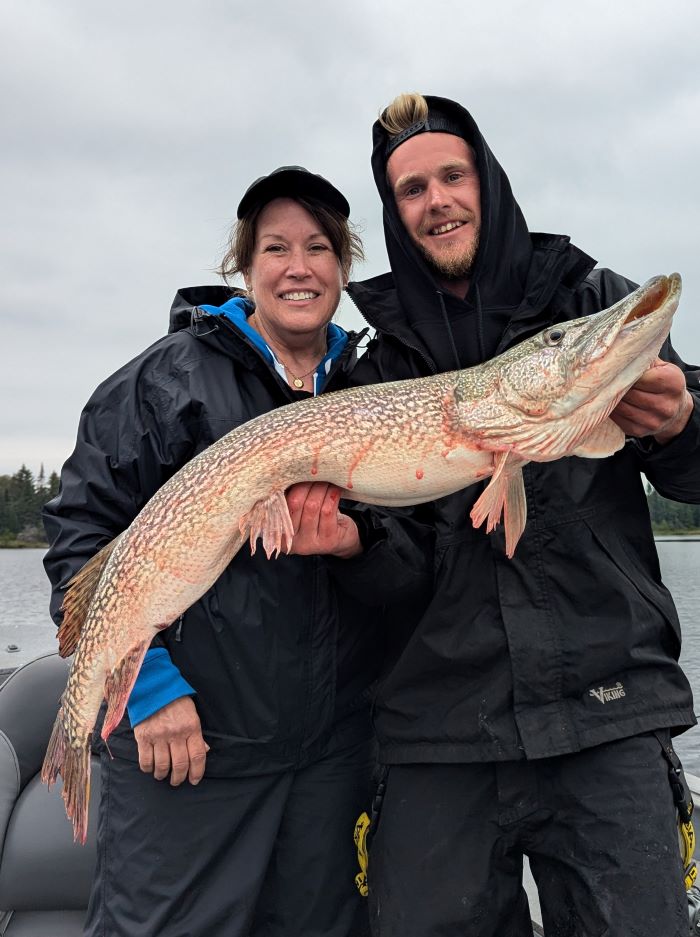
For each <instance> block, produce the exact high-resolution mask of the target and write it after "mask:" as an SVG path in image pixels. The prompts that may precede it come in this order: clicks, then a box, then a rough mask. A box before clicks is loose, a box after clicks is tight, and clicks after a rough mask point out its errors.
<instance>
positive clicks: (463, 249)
mask: <svg viewBox="0 0 700 937" xmlns="http://www.w3.org/2000/svg"><path fill="white" fill-rule="evenodd" d="M415 243H416V246H417V247H418V249H419V250H420V252H421V254H422V255H423V257H424V258H425V260H426V261H427V263H428V266H429V267H430V269H431V270H432V272H433V273H436V274H437V275H438V276H440V277H442V278H443V279H444V280H463V279H464V278H465V277H468V276H469V275H470V274H471V272H472V268H473V266H474V261H475V260H476V255H477V252H478V250H479V228H476V229H475V231H474V237H473V239H472V241H471V242H470V243H469V244H462V245H459V246H456V247H454V248H452V249H451V250H448V251H443V252H442V253H441V254H440V255H439V256H438V257H435V256H434V255H433V254H431V253H430V251H429V250H428V248H427V247H426V246H425V244H424V243H423V242H422V241H416V242H415Z"/></svg>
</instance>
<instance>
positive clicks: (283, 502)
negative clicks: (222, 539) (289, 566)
mask: <svg viewBox="0 0 700 937" xmlns="http://www.w3.org/2000/svg"><path fill="white" fill-rule="evenodd" d="M238 526H239V529H240V531H241V535H242V536H243V537H246V536H247V535H249V539H250V552H251V553H255V547H256V543H257V540H258V537H261V538H262V542H263V549H264V550H265V553H266V554H267V558H268V560H269V559H270V557H271V556H272V554H273V553H276V554H277V556H279V555H280V553H281V552H282V550H283V549H284V551H285V552H286V553H289V551H290V550H291V548H292V540H293V539H294V526H293V524H292V518H291V517H290V516H289V508H288V507H287V499H286V498H285V497H284V492H283V491H273V492H272V494H270V495H269V496H268V497H267V498H261V499H260V500H259V501H256V502H255V504H254V505H253V507H252V508H251V509H250V510H249V511H247V512H246V513H245V514H244V515H243V516H242V517H241V519H240V521H239V523H238ZM283 541H284V546H283Z"/></svg>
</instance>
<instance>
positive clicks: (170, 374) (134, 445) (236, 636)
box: [44, 287, 425, 776]
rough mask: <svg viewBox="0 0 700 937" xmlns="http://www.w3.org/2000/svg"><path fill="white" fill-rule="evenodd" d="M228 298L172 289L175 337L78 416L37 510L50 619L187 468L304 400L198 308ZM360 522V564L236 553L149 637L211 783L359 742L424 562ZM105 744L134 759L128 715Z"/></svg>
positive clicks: (345, 363) (221, 322)
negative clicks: (93, 564)
mask: <svg viewBox="0 0 700 937" xmlns="http://www.w3.org/2000/svg"><path fill="white" fill-rule="evenodd" d="M231 295H232V294H231V291H230V290H228V289H226V288H223V287H196V288H192V289H186V290H182V291H180V292H179V293H178V295H177V296H176V298H175V303H174V305H173V309H172V313H171V324H170V334H168V335H167V336H165V337H164V338H162V339H160V340H158V341H157V342H155V344H153V345H151V347H150V348H147V349H146V350H145V351H144V352H143V353H142V354H140V355H139V356H138V357H136V358H135V359H134V360H133V361H131V362H129V363H128V364H126V365H125V366H124V367H122V368H121V369H120V370H119V371H117V372H116V373H115V374H114V375H112V376H111V377H109V378H108V379H107V380H106V381H104V382H103V383H102V384H101V385H100V386H99V387H98V388H97V390H96V391H95V393H94V394H93V396H92V397H91V399H90V400H89V402H88V404H87V406H86V407H85V409H84V411H83V413H82V416H81V419H80V426H79V429H78V439H77V443H76V447H75V451H74V452H73V454H72V455H71V456H70V458H69V459H68V461H67V462H66V464H65V466H64V468H63V471H62V475H61V488H60V491H59V494H58V496H57V497H56V498H54V499H53V500H52V501H51V502H49V504H48V505H46V508H45V510H44V524H45V527H46V531H47V536H48V539H49V543H50V547H49V550H48V553H47V555H46V558H45V566H46V569H47V572H48V574H49V577H50V579H51V581H52V585H53V594H52V602H51V605H52V614H53V616H54V618H55V620H56V621H57V622H58V621H60V617H61V615H60V605H61V602H62V598H63V593H64V590H65V587H66V584H67V582H68V581H69V580H70V578H71V577H72V576H73V575H74V574H75V573H76V572H77V571H78V570H79V569H80V568H81V567H82V565H83V564H84V563H85V562H86V560H87V559H89V558H90V557H91V556H93V555H94V554H95V553H96V552H97V551H98V550H99V549H100V548H101V547H103V546H104V545H105V544H106V543H108V542H109V541H110V540H112V539H113V538H114V537H115V536H116V535H117V534H119V533H120V532H121V531H122V530H124V529H125V528H126V527H127V526H128V525H129V524H130V523H131V521H132V520H133V518H134V517H135V516H136V514H137V513H138V511H139V510H140V509H141V507H142V506H143V505H144V504H145V503H146V501H148V499H149V498H150V497H151V496H152V495H153V494H154V492H155V491H156V490H157V489H158V488H159V487H160V486H161V485H163V484H164V483H165V481H167V479H168V478H169V477H170V476H171V475H173V474H174V473H175V472H176V471H177V470H178V469H179V468H180V467H181V466H182V465H184V463H185V462H187V461H189V460H190V459H191V458H192V457H193V456H195V455H196V454H197V453H199V452H201V451H202V450H203V449H205V448H206V447H207V446H209V445H211V443H213V442H215V441H216V440H217V439H219V438H220V437H221V436H223V435H224V434H225V433H227V432H228V431H229V430H231V429H233V428H234V427H236V426H238V425H239V424H241V423H244V422H246V421H247V420H250V419H252V418H253V417H256V416H258V415H260V414H262V413H265V412H267V411H268V410H272V409H274V408H275V407H279V406H281V405H283V404H287V403H290V402H292V401H294V400H296V399H299V398H300V397H302V396H307V395H306V394H299V393H295V392H294V391H292V390H291V389H290V388H289V387H288V385H287V384H286V383H285V382H284V381H283V380H282V379H281V378H280V377H279V375H278V374H277V373H276V372H275V371H274V370H273V368H272V367H270V365H269V364H268V363H267V361H265V359H264V358H263V355H262V354H261V352H260V351H259V350H258V349H257V348H256V347H255V346H254V345H253V344H252V343H251V342H250V341H249V340H248V338H247V337H246V336H245V335H244V334H243V333H242V332H241V331H239V330H238V329H237V328H236V326H235V325H233V324H232V323H231V322H230V321H229V320H227V319H225V318H224V317H222V316H216V317H214V316H211V315H209V314H204V313H203V312H202V311H201V310H200V309H199V306H201V305H207V304H209V305H215V306H219V305H221V304H222V303H224V302H226V301H227V300H228V299H229V298H230V296H231ZM359 337H360V336H358V335H355V334H351V335H350V337H349V341H348V344H347V346H346V348H345V349H344V351H343V352H342V353H341V355H340V357H339V358H338V359H337V360H336V362H335V363H334V366H333V368H332V370H331V372H330V375H329V378H328V381H327V384H326V386H325V388H324V390H333V389H337V388H339V387H343V386H345V385H346V384H347V381H348V375H349V373H350V372H351V371H352V368H353V367H354V365H355V362H356V354H355V348H356V345H357V341H358V339H359ZM355 517H356V519H357V520H358V523H360V525H361V527H363V528H365V529H366V530H365V532H366V534H367V536H366V540H367V543H368V550H367V551H366V552H365V554H363V555H362V556H361V557H358V558H356V559H353V560H348V561H342V560H337V559H333V558H330V557H329V558H326V559H324V558H322V557H318V556H286V555H282V556H280V557H279V558H278V559H277V560H270V561H268V560H267V559H266V557H265V555H264V551H262V550H258V551H257V552H256V554H255V556H251V554H250V549H249V547H248V546H245V547H244V548H243V549H241V550H240V551H239V553H238V554H237V555H236V556H235V557H234V559H233V561H232V562H231V563H230V564H229V566H228V567H227V569H226V570H224V572H223V573H222V575H221V576H220V578H219V579H218V580H217V581H216V582H215V583H214V585H213V586H212V587H211V588H210V589H209V590H208V592H206V593H205V594H204V595H203V596H202V598H201V599H200V600H199V601H198V602H196V603H195V604H194V605H193V606H192V607H191V608H189V609H188V610H187V611H186V612H185V614H184V615H183V616H182V617H181V619H180V620H179V621H178V622H176V623H174V624H173V625H172V626H171V627H170V628H169V629H167V630H166V631H164V632H162V633H161V635H160V636H159V638H158V639H156V642H157V643H161V644H164V645H165V646H166V647H167V649H168V650H169V653H170V656H171V658H172V660H173V662H174V664H175V665H176V666H177V668H178V669H179V670H180V672H181V674H182V675H183V676H184V678H185V679H186V680H187V681H188V683H189V684H190V685H191V686H192V687H193V688H194V689H195V690H196V691H197V697H196V705H197V709H198V712H199V715H200V718H201V721H202V730H203V733H204V736H205V738H206V740H207V742H208V743H209V745H210V746H211V751H210V752H209V755H208V756H207V775H210V776H212V775H213V776H216V775H219V776H235V775H240V774H258V773H264V772H269V771H276V770H283V769H287V768H292V767H295V766H299V765H302V764H304V763H308V762H309V761H311V760H313V759H315V758H317V757H318V756H319V755H320V754H322V753H323V752H324V751H325V750H326V749H327V746H328V744H329V740H330V739H331V737H332V736H333V738H334V739H338V737H339V736H340V737H341V741H340V742H337V741H334V743H333V744H343V742H345V743H347V744H350V743H351V742H352V740H353V738H356V737H367V736H368V735H369V733H370V731H371V729H370V724H369V718H368V712H369V699H370V687H371V685H372V683H373V681H374V679H375V678H376V673H377V669H378V667H379V662H380V654H381V647H382V627H381V626H382V624H383V617H384V609H383V605H384V603H392V602H394V601H395V600H397V598H399V597H400V598H401V599H403V598H404V597H405V596H408V597H410V596H411V595H412V594H413V590H414V589H416V588H419V584H420V581H421V572H420V570H424V569H425V562H424V553H423V551H422V550H418V549H417V548H416V547H415V546H414V545H413V541H412V540H409V539H408V538H404V537H402V532H401V531H400V530H397V529H389V527H388V526H383V525H382V522H381V521H379V520H376V521H373V520H371V519H369V518H368V516H367V515H366V514H365V513H363V514H359V513H358V514H356V515H355ZM377 572H379V575H376V573H377ZM110 747H111V749H112V750H113V751H114V752H115V753H119V754H121V755H123V756H124V757H131V758H136V749H135V743H134V740H133V735H132V733H131V731H130V729H129V726H128V720H127V718H126V717H125V719H124V720H123V722H122V724H121V726H120V727H119V728H118V729H117V731H116V732H115V733H114V734H113V736H112V737H111V738H110Z"/></svg>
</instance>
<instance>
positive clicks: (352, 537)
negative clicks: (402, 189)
mask: <svg viewBox="0 0 700 937" xmlns="http://www.w3.org/2000/svg"><path fill="white" fill-rule="evenodd" d="M348 216H349V206H348V204H347V201H346V200H345V198H344V197H343V196H342V195H341V193H340V192H339V191H338V190H337V189H335V188H334V187H333V186H332V185H331V184H330V183H329V182H327V181H326V180H325V179H323V178H322V177H321V176H317V175H314V174H312V173H309V172H307V171H306V170H305V169H302V168H301V167H283V168H281V169H278V170H275V172H273V173H271V174H270V175H269V176H266V177H263V178H262V179H258V180H257V181H256V182H255V183H254V184H253V185H252V186H251V187H250V188H249V189H248V191H247V192H246V193H245V195H244V197H243V200H242V201H241V204H240V205H239V208H238V219H239V220H238V224H237V225H236V226H235V227H234V230H233V233H232V237H231V241H230V245H229V250H228V252H227V254H226V256H225V258H224V260H223V262H222V266H221V273H222V274H223V275H224V277H229V276H231V275H232V274H235V273H239V272H240V273H242V274H243V277H244V280H245V283H246V287H247V291H248V292H247V294H243V293H242V292H241V291H240V290H234V289H231V288H229V287H227V286H225V287H221V286H218V287H217V286H214V287H200V288H194V289H189V290H182V291H180V293H178V295H177V297H176V300H175V304H174V306H173V310H172V315H171V326H170V334H168V335H167V336H166V337H164V338H162V339H161V340H160V341H158V342H156V343H155V344H154V345H152V346H151V347H150V348H148V349H147V350H146V351H144V352H143V353H142V354H141V355H139V356H138V357H137V358H136V359H134V360H133V361H131V362H130V363H129V364H127V365H125V366H124V367H123V368H121V369H120V370H119V371H117V373H116V374H115V375H113V376H112V377H110V378H108V379H107V380H106V381H105V382H104V383H103V384H102V385H100V387H99V388H98V389H97V391H96V392H95V394H94V395H93V397H92V399H91V400H90V402H89V403H88V405H87V407H86V408H85V410H84V412H83V414H82V417H81V421H80V428H79V431H78V441H77V445H76V449H75V451H74V453H73V455H72V456H71V457H70V459H69V460H68V462H67V463H66V465H65V467H64V469H63V474H62V485H61V491H60V493H59V495H58V496H57V498H55V499H54V500H53V501H51V502H50V503H49V504H48V505H47V507H46V509H45V524H46V529H47V534H48V537H49V542H50V544H51V546H50V549H49V551H48V553H47V556H46V560H45V563H46V569H47V572H48V574H49V577H50V578H51V581H52V584H53V590H54V591H53V600H52V607H53V614H54V617H55V619H56V620H57V621H58V620H60V612H59V607H60V603H61V599H62V594H63V591H64V589H65V585H66V583H67V581H68V580H69V579H70V577H71V576H72V575H73V574H74V573H75V572H76V571H77V570H78V569H79V568H80V567H81V566H82V565H83V563H84V562H85V561H86V560H87V559H88V558H89V557H90V556H92V555H93V554H94V553H95V552H96V551H97V550H99V549H100V548H101V547H102V546H103V545H104V544H105V543H107V542H108V541H109V540H111V539H112V538H113V537H114V536H116V535H117V534H118V533H119V532H120V531H122V530H123V529H125V528H126V527H127V526H128V524H129V523H130V521H131V520H132V518H133V517H134V516H135V515H136V513H137V512H138V511H139V510H140V508H141V507H142V506H143V504H144V503H145V502H146V501H147V500H148V499H149V498H150V497H151V495H152V494H153V493H154V492H155V491H156V490H157V489H158V488H159V487H160V486H161V485H162V484H163V482H165V481H166V479H167V478H169V477H170V476H171V475H172V474H173V473H174V472H175V471H177V469H179V468H180V466H182V465H183V464H184V463H185V462H186V461H188V460H189V459H191V458H192V457H193V456H194V455H196V454H197V453H198V452H200V451H201V450H202V449H204V448H206V447H207V446H209V445H210V444H211V443H213V442H214V441H215V440H216V439H218V438H219V437H220V436H222V435H223V434H224V433H226V432H228V431H229V430H230V429H232V428H233V427H234V426H237V425H238V424H240V423H242V422H245V421H247V420H249V419H251V418H253V417H255V416H257V415H259V414H261V413H264V412H266V411H268V410H271V409H273V408H274V407H278V406H281V405H283V404H288V403H291V402H292V401H295V400H298V399H301V398H303V397H306V396H308V395H309V394H317V393H320V392H325V391H327V390H333V389H337V388H339V387H342V386H344V385H345V384H346V383H347V379H348V375H349V373H350V371H351V370H352V368H353V366H354V361H355V347H356V345H357V342H358V340H359V336H357V335H354V334H349V335H348V334H347V333H345V332H344V331H343V330H342V329H341V328H339V327H338V326H337V325H335V324H333V323H332V322H331V317H332V316H333V314H334V312H335V310H336V308H337V306H338V302H339V300H340V296H341V291H342V289H343V287H344V285H345V284H346V283H347V279H348V275H349V272H350V267H351V263H352V260H353V259H354V258H358V257H360V256H361V244H360V242H359V239H358V238H357V237H356V235H354V234H353V232H352V230H351V229H350V227H349V224H348ZM338 497H339V492H338V490H337V489H332V488H329V486H326V485H321V484H318V485H313V486H304V485H302V486H296V489H293V490H292V492H291V493H290V495H289V503H290V511H291V514H292V519H293V522H294V526H295V538H294V544H293V551H292V555H289V556H285V555H283V556H281V557H280V558H279V559H278V560H276V561H268V560H267V559H266V558H265V556H264V553H263V551H261V550H258V551H257V552H256V554H255V555H254V556H251V554H250V550H249V548H248V547H244V548H243V549H242V550H241V551H240V552H239V553H238V554H237V556H236V557H235V558H234V560H233V562H232V563H231V564H230V566H229V567H228V568H227V569H226V570H225V571H224V573H223V574H222V576H221V577H220V578H219V580H218V581H217V582H216V583H215V584H214V586H212V588H211V589H210V590H209V591H208V592H207V593H206V594H205V595H204V596H203V597H202V599H200V601H198V602H197V603H196V604H195V605H194V606H192V607H191V608H190V609H188V611H187V612H186V613H185V614H184V615H183V616H182V617H181V618H180V619H179V620H178V621H177V622H175V623H174V624H173V625H172V626H171V627H170V628H169V629H167V630H166V631H165V632H163V633H162V638H161V637H160V636H159V639H158V640H157V646H155V645H156V642H154V646H153V647H152V648H151V650H149V652H148V654H147V656H146V660H145V661H144V665H143V667H142V670H141V673H140V675H139V678H138V680H137V682H136V685H135V687H134V691H133V693H132V696H131V699H130V701H129V706H128V718H127V717H125V719H124V720H123V722H122V725H121V726H120V727H119V729H118V730H117V731H116V732H115V733H114V734H113V735H112V737H111V738H110V750H111V754H112V756H113V758H110V757H109V756H107V755H106V753H105V752H104V751H103V752H102V753H101V777H102V794H101V804H100V816H99V825H98V844H97V845H98V863H97V870H96V875H95V881H94V885H93V891H92V895H91V900H90V907H89V910H88V922H87V929H86V933H87V934H89V935H97V934H109V935H111V937H114V935H122V934H123V935H129V937H132V935H134V934H139V935H168V937H175V935H178V937H184V935H206V937H217V935H224V934H225V935H227V937H238V935H241V937H242V935H254V937H261V935H263V934H264V935H280V937H282V935H284V937H294V935H300V937H301V935H304V937H312V935H324V937H336V935H337V937H346V935H353V937H355V935H359V934H362V933H365V926H366V925H365V923H364V918H365V913H364V907H363V905H362V899H360V898H359V896H358V894H357V892H356V889H355V885H354V881H353V879H354V875H355V872H356V871H357V868H356V863H355V859H354V855H353V844H352V830H353V823H354V821H355V818H356V817H357V815H358V813H359V812H360V811H361V810H362V809H363V808H364V806H366V800H367V790H368V782H369V775H370V770H371V765H372V742H371V731H370V724H369V713H368V706H367V700H368V696H369V689H370V685H371V683H372V680H373V678H374V676H375V673H376V670H377V666H378V663H379V655H378V653H377V649H376V643H377V639H378V634H379V630H378V624H379V617H380V615H381V614H382V608H381V606H382V603H383V602H385V601H391V600H393V599H395V598H396V596H397V595H398V594H400V593H401V591H402V590H407V592H406V594H407V595H408V594H409V593H410V590H412V589H415V588H416V587H417V583H419V582H420V581H421V570H422V560H421V557H420V556H419V555H418V554H417V551H415V548H413V547H411V545H410V544H409V543H408V541H404V540H402V539H401V537H400V534H399V532H398V530H396V529H394V528H393V527H392V526H391V524H390V523H388V522H380V521H378V520H376V519H373V518H374V515H373V516H372V517H369V515H367V516H365V515H364V514H362V512H359V511H354V512H352V516H350V515H349V514H347V513H345V514H340V513H339V511H338ZM321 554H326V556H325V557H322V556H321ZM368 583H369V584H370V587H369V588H367V584H368ZM380 589H381V591H380ZM363 593H364V598H363V600H362V601H360V600H359V599H358V598H357V597H356V596H357V595H358V594H363ZM97 734H98V733H97V732H95V733H94V735H95V736H97ZM166 780H167V781H169V783H162V782H163V781H166Z"/></svg>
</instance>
